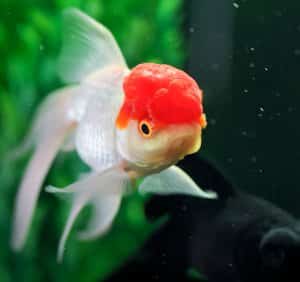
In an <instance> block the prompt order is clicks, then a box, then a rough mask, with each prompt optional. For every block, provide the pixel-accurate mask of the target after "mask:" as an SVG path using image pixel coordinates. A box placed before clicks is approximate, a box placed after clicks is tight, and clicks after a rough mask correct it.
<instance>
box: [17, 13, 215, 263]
mask: <svg viewBox="0 0 300 282" xmlns="http://www.w3.org/2000/svg"><path fill="white" fill-rule="evenodd" d="M58 65H59V66H58V68H59V74H60V76H61V78H62V79H63V81H64V82H66V83H68V84H72V86H68V87H66V88H62V89H59V90H57V91H55V92H54V93H51V94H50V95H49V96H48V97H47V98H46V100H45V101H44V102H43V103H42V105H41V107H40V108H39V111H38V113H37V116H36V118H35V121H34V124H33V127H32V130H31V132H30V134H29V137H28V138H27V139H26V141H25V145H24V146H25V147H26V148H27V147H29V145H35V151H34V153H33V156H32V158H31V160H30V163H29V165H28V167H27V169H26V172H25V175H24V177H23V180H22V183H21V185H20V188H19V191H18V194H17V197H16V203H15V214H14V226H13V233H12V246H13V248H14V249H15V250H20V249H21V248H22V247H23V245H24V243H25V239H26V236H27V233H28V230H29V226H30V222H31V219H32V216H33V211H34V208H35V206H36V202H37V198H38V195H39V193H40V190H41V186H42V183H43V181H44V178H45V176H46V174H47V172H48V170H49V168H50V165H51V163H52V161H53V159H54V158H55V156H56V154H57V153H58V151H59V150H63V151H70V150H76V151H77V152H78V154H79V156H80V157H81V159H82V160H83V161H84V162H85V163H86V164H87V165H89V166H90V168H91V172H90V173H89V174H88V175H87V176H85V177H83V178H81V179H80V180H79V181H77V182H75V183H73V184H71V185H70V186H68V187H66V188H64V189H58V188H54V187H48V188H47V191H48V192H51V193H58V194H62V195H65V196H66V197H69V198H71V199H72V208H71V211H70V215H69V218H68V221H67V223H66V226H65V229H64V232H63V235H62V237H61V240H60V244H59V251H58V258H59V259H61V258H62V255H63V250H64V245H65V242H66V239H67V236H68V234H69V232H70V230H71V228H72V225H73V223H74V221H75V219H76V217H77V215H78V214H79V212H80V211H81V210H82V209H83V207H84V206H86V205H88V204H91V205H92V206H93V207H94V213H93V215H92V218H91V219H90V222H89V223H88V226H87V229H86V230H85V231H83V232H81V233H80V238H81V239H91V238H95V237H98V236H100V235H102V234H103V233H104V232H106V231H107V230H108V229H109V227H110V226H111V224H112V222H113V220H114V217H115V216H116V214H117V212H118V210H119V206H120V202H121V199H122V196H123V195H124V194H126V192H128V191H129V190H132V189H129V188H130V187H132V186H134V185H132V183H133V182H134V181H136V180H138V179H140V178H144V180H143V182H142V183H141V184H140V185H139V191H140V192H143V193H147V192H149V193H157V194H188V195H193V196H200V197H206V198H211V199H213V198H216V193H215V192H212V191H203V190H202V189H200V188H199V187H198V186H197V185H196V184H195V182H193V180H192V179H191V178H190V177H188V176H187V175H186V174H185V173H184V172H183V171H182V170H181V169H179V168H178V167H176V166H174V164H176V163H177V162H178V161H179V160H180V159H182V158H183V157H184V156H186V155H188V154H192V153H195V152H197V151H198V150H199V148H200V145H201V132H202V129H203V128H204V127H205V126H206V119H205V114H204V112H203V106H202V99H203V95H202V91H201V90H200V88H199V86H198V85H197V83H196V82H195V81H194V80H193V79H192V78H191V77H190V76H189V75H187V74H186V73H185V72H183V71H181V70H178V69H176V68H175V67H172V66H169V65H160V64H154V63H143V64H140V65H138V66H136V67H134V68H133V69H131V70H130V69H129V68H128V66H127V64H126V62H125V59H124V57H123V55H122V53H121V51H120V48H119V46H118V45H117V42H116V40H115V39H114V37H113V35H112V34H111V32H110V31H109V30H108V29H107V28H105V27H104V26H103V25H101V24H100V23H98V22H96V21H94V20H93V19H92V18H90V17H88V16H87V15H85V14H83V13H82V12H80V11H79V10H77V9H74V8H72V9H68V10H66V11H65V13H64V38H63V47H62V51H61V56H60V58H59V64H58Z"/></svg>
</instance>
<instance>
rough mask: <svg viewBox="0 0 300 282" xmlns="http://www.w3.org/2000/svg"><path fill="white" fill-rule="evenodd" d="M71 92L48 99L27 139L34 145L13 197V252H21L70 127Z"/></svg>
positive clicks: (56, 93)
mask: <svg viewBox="0 0 300 282" xmlns="http://www.w3.org/2000/svg"><path fill="white" fill-rule="evenodd" d="M73 89H74V88H65V89H62V90H59V91H56V92H55V93H53V94H51V95H50V96H49V98H48V99H47V100H46V101H45V103H44V104H42V106H41V107H40V109H39V112H38V115H37V117H36V120H35V122H34V126H33V129H32V131H31V135H30V136H29V137H28V140H30V142H29V141H28V142H29V143H28V144H30V143H31V142H35V143H36V148H35V151H34V153H33V156H32V158H31V160H30V162H29V165H28V167H27V169H26V172H25V174H24V176H23V179H22V182H21V185H20V188H19V191H18V193H17V196H16V202H15V210H14V224H13V230H12V240H11V245H12V248H13V249H14V250H15V251H19V250H21V249H22V247H23V245H24V243H25V239H26V236H27V233H28V230H29V226H30V223H31V220H32V216H33V211H34V208H35V206H36V202H37V198H38V196H39V193H40V189H41V186H42V183H43V181H44V179H45V177H46V175H47V172H48V170H49V168H50V166H51V163H52V161H53V159H54V158H55V156H56V154H57V152H58V151H59V149H60V147H61V146H62V144H63V142H64V140H65V138H66V136H68V134H69V133H70V130H71V129H72V128H73V127H74V124H73V123H72V121H71V120H68V118H67V115H66V111H67V106H68V101H69V98H70V95H71V94H72V93H70V92H73ZM26 146H27V145H26ZM26 146H25V147H26Z"/></svg>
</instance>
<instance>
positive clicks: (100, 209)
mask: <svg viewBox="0 0 300 282" xmlns="http://www.w3.org/2000/svg"><path fill="white" fill-rule="evenodd" d="M121 199H122V195H121V194H117V193H116V194H113V195H102V196H101V197H98V198H95V199H93V201H92V205H93V206H94V213H93V216H92V217H91V219H90V221H89V223H88V226H87V229H86V230H84V231H80V232H79V234H78V236H79V239H80V240H92V239H94V238H97V237H99V236H101V235H103V234H105V232H106V231H107V230H108V229H109V228H110V226H111V224H112V222H113V220H114V218H115V216H116V215H117V213H118V211H119V207H120V204H121Z"/></svg>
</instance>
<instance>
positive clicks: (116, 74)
mask: <svg viewBox="0 0 300 282" xmlns="http://www.w3.org/2000/svg"><path fill="white" fill-rule="evenodd" d="M125 72H126V70H124V69H120V68H119V69H117V68H110V69H105V70H103V71H100V72H98V73H95V74H94V75H92V76H90V77H89V78H88V79H86V80H85V81H84V82H83V83H82V86H81V89H82V91H84V92H88V93H90V95H91V97H90V100H89V102H88V104H87V106H86V111H85V114H84V115H83V117H82V119H81V122H80V124H79V127H78V130H77V131H76V139H75V144H76V149H77V151H78V154H79V155H80V157H81V158H82V159H83V160H84V161H85V162H86V163H87V164H88V165H89V166H91V167H92V168H93V169H94V170H96V171H101V170H105V169H107V168H108V167H111V166H114V165H116V163H119V161H120V159H119V154H118V153H117V149H116V136H115V120H116V118H117V115H118V112H119V109H120V107H121V104H122V99H123V93H122V81H123V76H124V75H125Z"/></svg>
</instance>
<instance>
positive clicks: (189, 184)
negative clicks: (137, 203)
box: [139, 166, 217, 199]
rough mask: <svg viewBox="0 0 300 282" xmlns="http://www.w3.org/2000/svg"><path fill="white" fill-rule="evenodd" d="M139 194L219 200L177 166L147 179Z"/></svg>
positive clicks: (214, 194)
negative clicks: (178, 195) (177, 195)
mask: <svg viewBox="0 0 300 282" xmlns="http://www.w3.org/2000/svg"><path fill="white" fill-rule="evenodd" d="M139 192H140V193H154V194H160V195H169V194H184V195H190V196H195V197H202V198H208V199H215V198H217V194H216V193H215V192H213V191H204V190H202V189H201V188H200V187H199V186H198V185H197V184H196V183H195V182H194V181H193V180H192V178H190V177H189V176H188V175H187V174H186V173H185V172H184V171H183V170H182V169H180V168H179V167H177V166H172V167H170V168H168V169H166V170H163V171H162V172H160V173H157V174H152V175H149V176H147V177H145V179H144V181H143V182H142V183H141V185H140V186H139Z"/></svg>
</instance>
